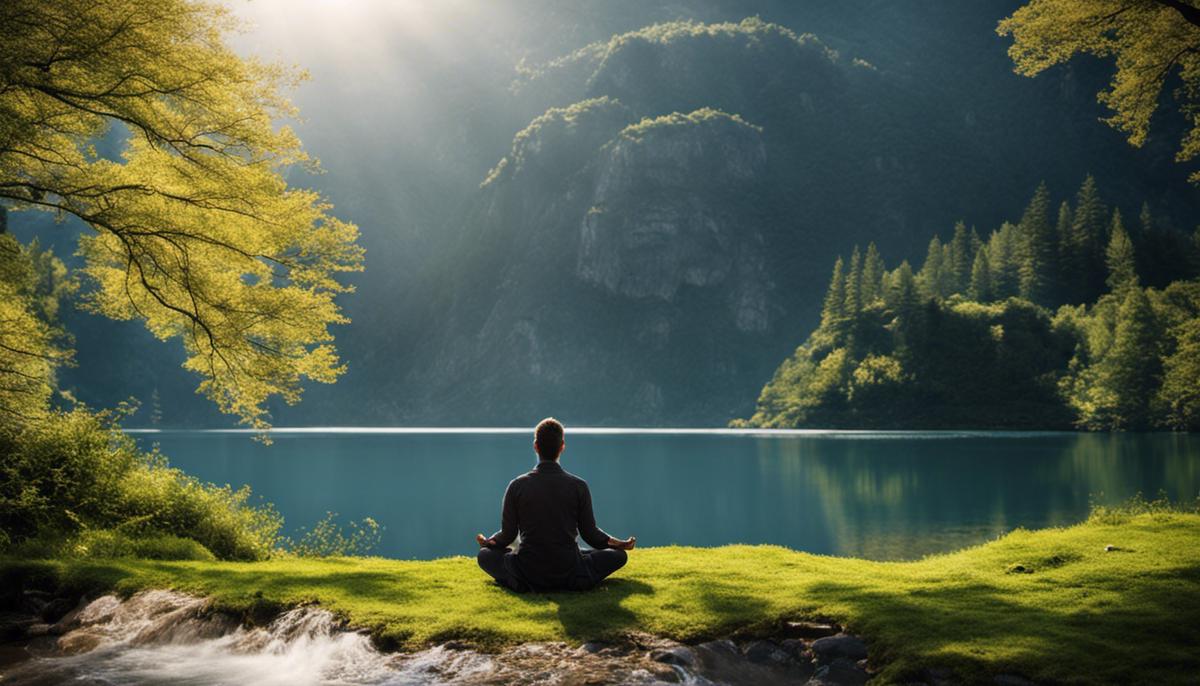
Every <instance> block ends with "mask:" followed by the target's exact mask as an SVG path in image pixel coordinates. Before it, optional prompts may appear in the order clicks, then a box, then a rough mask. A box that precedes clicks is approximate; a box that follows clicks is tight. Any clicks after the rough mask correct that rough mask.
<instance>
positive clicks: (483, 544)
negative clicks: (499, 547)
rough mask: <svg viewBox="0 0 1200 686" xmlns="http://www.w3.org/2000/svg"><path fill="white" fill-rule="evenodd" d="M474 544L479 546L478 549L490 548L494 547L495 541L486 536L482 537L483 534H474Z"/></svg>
mask: <svg viewBox="0 0 1200 686" xmlns="http://www.w3.org/2000/svg"><path fill="white" fill-rule="evenodd" d="M475 542H476V543H478V544H479V547H480V548H490V547H492V546H494V545H496V542H495V541H493V540H492V539H490V538H488V537H487V536H484V535H483V534H475Z"/></svg>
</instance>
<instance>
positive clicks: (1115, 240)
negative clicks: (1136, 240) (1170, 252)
mask: <svg viewBox="0 0 1200 686" xmlns="http://www.w3.org/2000/svg"><path fill="white" fill-rule="evenodd" d="M1109 233H1110V234H1111V235H1112V238H1110V239H1109V242H1108V249H1107V250H1106V251H1105V256H1106V258H1107V259H1106V261H1107V264H1108V280H1107V283H1108V287H1109V289H1110V290H1111V291H1112V292H1113V293H1117V294H1120V293H1123V292H1124V291H1125V290H1126V289H1127V288H1135V287H1137V285H1138V276H1137V261H1136V257H1135V255H1134V252H1133V242H1132V241H1131V240H1130V239H1129V233H1128V232H1126V231H1125V226H1124V225H1123V224H1122V223H1121V210H1113V217H1112V229H1111V230H1110V231H1109Z"/></svg>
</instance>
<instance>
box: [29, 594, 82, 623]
mask: <svg viewBox="0 0 1200 686" xmlns="http://www.w3.org/2000/svg"><path fill="white" fill-rule="evenodd" d="M75 607H76V603H75V601H73V600H70V599H69V598H55V599H53V600H51V601H50V602H48V603H46V604H45V605H44V606H43V607H42V611H41V612H39V613H38V614H39V616H41V618H42V619H43V620H45V621H46V622H47V623H50V624H53V623H55V622H57V621H58V620H60V619H62V618H63V617H65V616H66V615H67V613H68V612H70V611H71V610H74V609H75Z"/></svg>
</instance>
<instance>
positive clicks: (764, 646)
mask: <svg viewBox="0 0 1200 686" xmlns="http://www.w3.org/2000/svg"><path fill="white" fill-rule="evenodd" d="M746 659H747V660H749V661H751V662H756V663H759V664H784V663H787V662H792V661H793V660H795V655H794V654H793V653H792V652H790V651H788V650H787V649H785V648H784V647H783V646H781V645H779V644H778V643H775V642H774V641H755V642H753V643H751V644H750V645H748V646H746Z"/></svg>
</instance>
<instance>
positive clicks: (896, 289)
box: [889, 251, 941, 312]
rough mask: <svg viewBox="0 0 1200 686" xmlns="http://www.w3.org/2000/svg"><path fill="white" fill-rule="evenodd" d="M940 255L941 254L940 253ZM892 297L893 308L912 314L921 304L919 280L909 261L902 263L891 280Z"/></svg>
mask: <svg viewBox="0 0 1200 686" xmlns="http://www.w3.org/2000/svg"><path fill="white" fill-rule="evenodd" d="M938 254H941V253H940V251H939V253H938ZM891 282H892V284H891V286H892V288H891V297H890V302H889V304H891V305H892V306H893V307H895V308H896V309H898V310H900V311H902V312H910V311H912V310H913V309H914V308H916V307H917V306H918V305H920V304H921V295H920V293H919V292H918V289H917V279H916V278H915V277H914V276H913V270H912V266H910V265H909V264H908V260H904V261H903V262H901V263H900V266H899V267H897V268H896V271H895V272H894V273H893V274H892V278H891Z"/></svg>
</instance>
